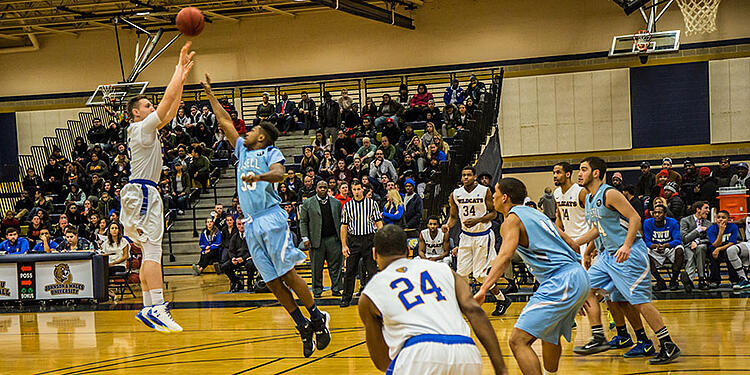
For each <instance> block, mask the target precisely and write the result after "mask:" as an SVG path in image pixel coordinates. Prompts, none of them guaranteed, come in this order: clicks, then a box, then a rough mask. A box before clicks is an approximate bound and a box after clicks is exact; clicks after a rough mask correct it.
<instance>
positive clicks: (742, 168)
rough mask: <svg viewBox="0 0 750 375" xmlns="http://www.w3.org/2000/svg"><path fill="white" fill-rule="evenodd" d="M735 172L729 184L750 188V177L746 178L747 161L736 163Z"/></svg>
mask: <svg viewBox="0 0 750 375" xmlns="http://www.w3.org/2000/svg"><path fill="white" fill-rule="evenodd" d="M736 171H737V172H736V173H735V174H734V175H733V176H732V179H731V180H730V181H729V186H737V185H740V186H743V187H746V188H748V189H750V178H747V177H748V175H747V171H748V167H747V163H745V162H744V161H742V162H739V163H737V168H736Z"/></svg>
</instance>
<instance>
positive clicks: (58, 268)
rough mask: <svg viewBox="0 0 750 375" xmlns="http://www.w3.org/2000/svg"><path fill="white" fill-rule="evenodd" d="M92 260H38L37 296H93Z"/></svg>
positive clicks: (56, 297) (46, 297)
mask: <svg viewBox="0 0 750 375" xmlns="http://www.w3.org/2000/svg"><path fill="white" fill-rule="evenodd" d="M93 297H94V282H93V275H92V274H91V260H90V259H87V260H69V261H52V262H36V298H37V299H68V298H93Z"/></svg>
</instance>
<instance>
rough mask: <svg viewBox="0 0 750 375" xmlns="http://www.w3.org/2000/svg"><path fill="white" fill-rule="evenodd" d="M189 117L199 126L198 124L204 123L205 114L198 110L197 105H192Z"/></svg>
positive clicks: (194, 124)
mask: <svg viewBox="0 0 750 375" xmlns="http://www.w3.org/2000/svg"><path fill="white" fill-rule="evenodd" d="M188 118H189V119H190V123H191V124H192V125H193V126H198V124H202V123H203V114H201V113H200V112H199V111H198V106H197V105H191V106H190V114H188Z"/></svg>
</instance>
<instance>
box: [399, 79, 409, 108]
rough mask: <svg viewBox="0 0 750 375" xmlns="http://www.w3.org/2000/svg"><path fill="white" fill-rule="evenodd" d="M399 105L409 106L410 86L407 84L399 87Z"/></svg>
mask: <svg viewBox="0 0 750 375" xmlns="http://www.w3.org/2000/svg"><path fill="white" fill-rule="evenodd" d="M398 103H399V104H401V105H402V106H404V107H406V106H408V105H409V86H407V85H406V84H405V83H401V84H400V85H398Z"/></svg>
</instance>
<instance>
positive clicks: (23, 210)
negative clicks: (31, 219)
mask: <svg viewBox="0 0 750 375" xmlns="http://www.w3.org/2000/svg"><path fill="white" fill-rule="evenodd" d="M13 206H14V207H13V208H14V209H15V211H16V212H17V215H18V216H19V217H24V216H26V215H27V214H28V213H29V212H31V210H33V209H34V201H33V200H32V199H31V197H30V196H29V191H28V190H23V191H21V198H20V199H19V200H17V201H16V203H15V204H14V205H13Z"/></svg>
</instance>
